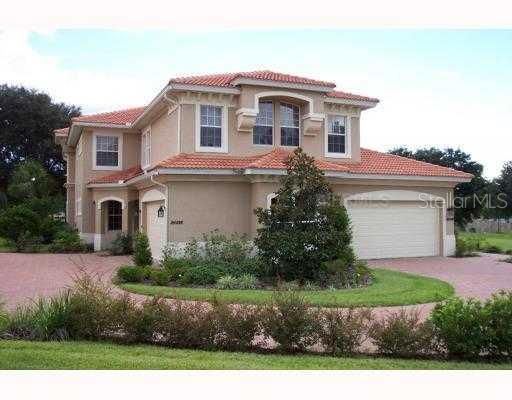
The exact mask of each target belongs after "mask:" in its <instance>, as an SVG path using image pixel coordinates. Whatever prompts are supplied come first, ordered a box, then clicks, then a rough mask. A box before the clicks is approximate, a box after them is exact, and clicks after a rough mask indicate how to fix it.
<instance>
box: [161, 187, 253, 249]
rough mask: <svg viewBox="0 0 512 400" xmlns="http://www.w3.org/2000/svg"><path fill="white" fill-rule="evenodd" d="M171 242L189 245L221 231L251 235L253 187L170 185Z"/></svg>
mask: <svg viewBox="0 0 512 400" xmlns="http://www.w3.org/2000/svg"><path fill="white" fill-rule="evenodd" d="M168 185H169V191H170V194H169V197H170V199H169V221H183V224H179V225H178V224H170V225H169V240H170V241H175V242H186V241H188V240H190V239H192V238H193V237H196V238H197V239H200V238H201V234H202V233H208V232H210V231H212V230H214V229H219V230H220V231H222V232H225V233H239V234H249V233H250V224H251V214H250V207H251V187H250V184H249V183H242V182H170V183H168Z"/></svg>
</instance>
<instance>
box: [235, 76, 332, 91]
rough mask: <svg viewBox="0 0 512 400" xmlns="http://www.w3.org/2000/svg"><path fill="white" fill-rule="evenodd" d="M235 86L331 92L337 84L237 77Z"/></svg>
mask: <svg viewBox="0 0 512 400" xmlns="http://www.w3.org/2000/svg"><path fill="white" fill-rule="evenodd" d="M231 84H232V85H233V86H238V85H253V86H266V87H276V88H285V89H301V90H311V91H315V92H331V91H332V90H333V89H334V88H335V87H336V85H334V84H332V85H315V84H307V83H292V82H279V81H271V80H265V79H252V78H244V77H240V78H235V79H233V81H232V82H231Z"/></svg>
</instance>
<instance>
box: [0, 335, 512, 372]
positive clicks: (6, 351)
mask: <svg viewBox="0 0 512 400" xmlns="http://www.w3.org/2000/svg"><path fill="white" fill-rule="evenodd" d="M0 354H1V355H2V356H1V357H0V369H4V370H5V369H79V370H80V369H123V370H127V369H194V370H195V369H512V364H510V363H506V364H499V363H471V362H455V361H432V360H404V359H392V358H372V357H352V358H348V357H343V358H342V357H340V358H337V357H328V356H321V355H277V354H254V353H230V352H221V351H218V352H213V351H212V352H210V351H202V350H178V349H168V348H162V347H157V346H148V345H141V346H122V345H116V344H111V343H91V342H29V341H6V340H0Z"/></svg>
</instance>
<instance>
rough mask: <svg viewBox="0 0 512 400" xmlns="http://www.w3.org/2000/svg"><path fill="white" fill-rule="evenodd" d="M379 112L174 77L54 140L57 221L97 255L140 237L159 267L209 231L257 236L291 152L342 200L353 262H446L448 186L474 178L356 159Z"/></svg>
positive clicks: (364, 100) (252, 84)
mask: <svg viewBox="0 0 512 400" xmlns="http://www.w3.org/2000/svg"><path fill="white" fill-rule="evenodd" d="M378 102H379V101H378V100H377V99H375V98H371V97H365V96H360V95H355V94H351V93H346V92H342V91H336V90H335V84H334V83H331V82H324V81H319V80H314V79H309V78H303V77H298V76H292V75H286V74H281V73H275V72H271V71H255V72H241V73H229V74H218V75H217V74H216V75H206V76H192V77H185V78H175V79H171V80H170V81H169V83H168V84H167V85H166V86H165V87H164V88H163V89H162V91H161V92H160V93H158V95H157V96H156V97H155V98H154V99H153V101H152V102H151V103H150V104H149V105H147V106H145V107H140V108H134V109H128V110H122V111H114V112H108V113H102V114H96V115H87V116H81V117H78V118H75V119H73V121H72V124H71V126H70V127H69V128H64V129H59V130H57V131H56V132H55V137H56V140H57V142H58V143H59V144H61V145H62V149H63V153H64V156H65V158H66V160H67V169H68V171H67V183H66V188H67V213H66V215H67V220H68V222H69V223H70V224H72V225H74V226H76V228H77V229H78V230H79V231H80V233H81V235H82V237H83V238H84V239H85V240H87V241H89V242H91V243H94V248H95V249H96V250H99V249H103V248H105V247H106V246H108V244H109V243H110V241H111V240H112V239H113V237H115V235H116V234H117V233H119V232H126V233H133V232H134V231H135V230H136V229H143V230H145V231H146V232H147V234H148V236H149V240H150V244H151V249H152V251H153V255H154V256H156V257H158V256H159V255H160V254H161V251H162V248H163V246H164V245H165V243H167V242H175V243H183V242H186V241H188V240H189V239H191V238H192V237H196V238H200V236H201V234H202V233H206V232H209V231H211V230H213V229H219V230H221V231H223V232H225V233H235V232H236V233H239V234H247V235H249V236H250V237H254V235H255V233H256V230H257V220H256V217H255V215H254V213H253V210H254V209H255V208H256V207H268V206H269V205H270V203H271V201H272V198H273V196H274V193H275V192H276V190H277V188H278V185H279V183H278V180H279V177H280V175H282V174H283V173H284V165H283V160H284V159H285V157H287V156H288V154H289V153H290V152H291V151H292V150H293V149H295V148H296V147H297V146H300V147H302V148H303V149H304V150H305V151H306V152H307V153H309V154H311V155H313V156H314V157H315V158H316V160H317V165H318V166H319V167H320V168H321V169H322V170H323V171H324V173H325V176H326V177H327V178H328V179H329V181H330V182H331V184H332V186H333V188H334V191H335V192H336V193H338V194H340V195H341V197H342V198H343V201H344V202H345V205H346V206H347V209H348V211H349V214H350V217H351V220H352V225H353V235H354V247H355V250H356V252H357V254H358V255H359V256H360V257H362V258H385V257H406V256H434V255H450V254H452V253H453V252H454V247H455V237H454V223H453V218H452V216H453V209H452V203H453V198H452V194H453V187H454V186H455V185H456V184H458V183H460V182H467V181H469V180H470V179H471V175H469V174H466V173H463V172H459V171H456V170H453V169H449V168H443V167H440V166H436V165H431V164H427V163H423V162H419V161H414V160H410V159H406V158H402V157H398V156H394V155H390V154H384V153H379V152H376V151H372V150H366V149H362V148H360V134H361V133H360V129H359V127H360V119H361V117H362V114H363V111H365V110H367V109H370V108H373V107H375V106H376V105H377V104H378ZM363 134H364V132H363ZM392 145H393V144H392V143H390V147H391V146H392Z"/></svg>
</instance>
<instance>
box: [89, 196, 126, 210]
mask: <svg viewBox="0 0 512 400" xmlns="http://www.w3.org/2000/svg"><path fill="white" fill-rule="evenodd" d="M110 200H113V201H118V202H120V203H121V207H122V208H123V210H124V209H125V208H126V203H125V202H124V200H123V199H122V198H120V197H116V196H107V197H103V198H102V199H100V200H97V201H96V208H97V209H98V210H101V205H102V204H103V203H104V202H106V201H110Z"/></svg>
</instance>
